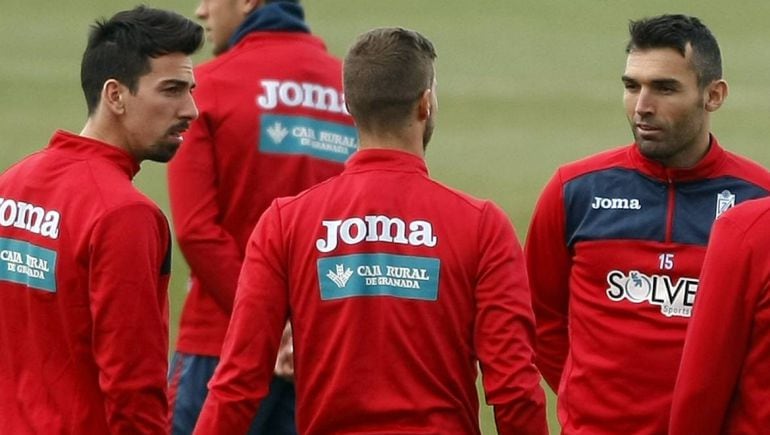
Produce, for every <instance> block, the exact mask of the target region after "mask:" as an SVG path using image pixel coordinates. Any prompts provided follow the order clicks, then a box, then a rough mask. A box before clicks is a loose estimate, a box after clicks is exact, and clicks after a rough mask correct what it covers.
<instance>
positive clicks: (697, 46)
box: [626, 15, 722, 88]
mask: <svg viewBox="0 0 770 435" xmlns="http://www.w3.org/2000/svg"><path fill="white" fill-rule="evenodd" d="M628 30H629V34H630V36H631V39H630V40H629V41H628V45H627V46H626V53H630V52H631V51H633V50H645V49H651V48H673V49H674V50H677V51H678V52H679V53H681V54H682V56H685V54H686V52H687V46H688V45H690V46H691V47H692V64H693V69H694V70H695V72H696V73H697V75H698V84H699V86H700V87H701V88H703V87H705V86H706V85H708V84H709V83H711V82H712V81H714V80H719V79H721V78H722V56H721V53H720V51H719V44H717V41H716V38H714V35H713V34H712V33H711V31H710V30H709V29H708V27H706V26H705V25H704V24H703V23H702V22H701V21H700V20H699V19H698V18H696V17H691V16H686V15H659V16H656V17H649V18H643V19H641V20H638V21H631V23H630V24H629V26H628Z"/></svg>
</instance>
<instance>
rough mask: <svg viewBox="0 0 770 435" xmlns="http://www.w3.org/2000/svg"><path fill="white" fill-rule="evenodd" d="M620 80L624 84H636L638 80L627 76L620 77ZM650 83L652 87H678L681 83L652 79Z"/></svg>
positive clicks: (671, 80) (674, 80)
mask: <svg viewBox="0 0 770 435" xmlns="http://www.w3.org/2000/svg"><path fill="white" fill-rule="evenodd" d="M620 80H622V81H623V82H624V83H638V82H639V80H637V79H635V78H633V77H629V76H627V75H625V74H624V75H622V76H621V77H620ZM650 83H652V84H653V85H654V86H680V85H681V84H682V83H681V82H680V81H679V80H677V79H654V80H651V81H650Z"/></svg>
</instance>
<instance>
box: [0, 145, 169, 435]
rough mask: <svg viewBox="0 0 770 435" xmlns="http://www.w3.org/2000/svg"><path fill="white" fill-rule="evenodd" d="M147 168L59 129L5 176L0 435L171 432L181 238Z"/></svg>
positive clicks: (0, 209) (0, 207) (0, 218)
mask: <svg viewBox="0 0 770 435" xmlns="http://www.w3.org/2000/svg"><path fill="white" fill-rule="evenodd" d="M138 170H139V166H138V165H137V163H136V162H135V161H134V160H133V158H132V157H131V156H130V155H129V154H128V153H126V152H125V151H123V150H121V149H119V148H116V147H114V146H111V145H108V144H105V143H102V142H99V141H96V140H93V139H88V138H85V137H81V136H77V135H74V134H71V133H67V132H63V131H58V132H56V134H55V135H54V136H53V138H52V139H51V142H50V144H49V146H48V147H47V148H46V149H45V150H43V151H41V152H38V153H36V154H33V155H32V156H30V157H28V158H26V159H25V160H23V161H21V162H20V163H17V164H16V165H14V166H12V167H11V168H9V169H8V170H7V171H6V172H5V173H4V174H2V175H0V300H1V301H0V349H2V351H0V433H3V434H14V435H24V434H106V433H113V434H128V433H132V434H133V433H142V434H161V433H167V431H168V427H167V426H168V424H167V413H168V406H167V404H166V372H167V370H168V363H167V358H168V297H167V288H168V278H169V275H168V274H169V270H170V260H171V258H170V234H169V228H168V224H167V222H166V219H165V217H164V216H163V214H162V213H161V211H160V210H159V209H158V207H157V206H156V205H155V204H153V203H152V202H151V201H150V200H149V199H147V198H146V197H145V196H144V195H143V194H141V193H140V192H139V191H138V190H137V189H136V188H135V187H134V186H133V184H132V183H131V180H132V178H133V177H134V175H135V174H136V172H137V171H138Z"/></svg>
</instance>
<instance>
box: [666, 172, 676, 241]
mask: <svg viewBox="0 0 770 435" xmlns="http://www.w3.org/2000/svg"><path fill="white" fill-rule="evenodd" d="M667 178H668V208H667V210H666V243H671V238H672V234H673V232H674V204H675V198H676V186H675V185H674V181H673V180H671V177H670V176H669V177H667Z"/></svg>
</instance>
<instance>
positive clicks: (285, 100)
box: [257, 80, 348, 114]
mask: <svg viewBox="0 0 770 435" xmlns="http://www.w3.org/2000/svg"><path fill="white" fill-rule="evenodd" d="M260 84H261V85H262V89H263V90H264V93H263V94H262V95H260V96H258V97H257V105H258V106H259V107H261V108H263V109H267V110H270V109H275V108H276V107H278V105H279V104H282V105H284V106H287V107H298V106H302V107H307V108H311V109H316V110H323V111H327V112H332V113H345V114H347V113H348V111H347V109H346V108H345V96H344V95H343V94H342V92H340V91H338V90H337V89H334V88H330V87H328V86H321V85H318V84H315V83H297V82H293V81H291V80H287V81H278V80H262V81H261V82H260Z"/></svg>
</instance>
